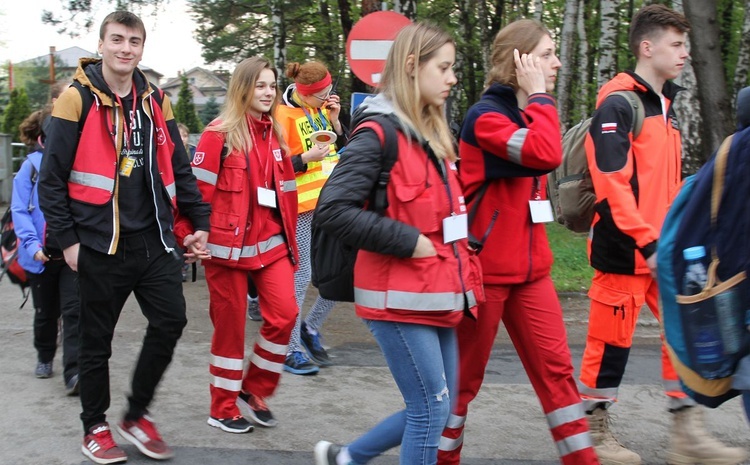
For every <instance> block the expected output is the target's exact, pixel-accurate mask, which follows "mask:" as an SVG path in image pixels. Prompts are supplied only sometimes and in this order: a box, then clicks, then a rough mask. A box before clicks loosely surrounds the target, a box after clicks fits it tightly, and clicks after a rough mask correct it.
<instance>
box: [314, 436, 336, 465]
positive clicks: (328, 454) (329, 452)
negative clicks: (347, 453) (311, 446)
mask: <svg viewBox="0 0 750 465" xmlns="http://www.w3.org/2000/svg"><path fill="white" fill-rule="evenodd" d="M339 452H341V446H337V445H336V444H332V443H330V442H328V441H318V443H317V444H315V465H336V464H337V462H336V457H337V456H338V455H339Z"/></svg>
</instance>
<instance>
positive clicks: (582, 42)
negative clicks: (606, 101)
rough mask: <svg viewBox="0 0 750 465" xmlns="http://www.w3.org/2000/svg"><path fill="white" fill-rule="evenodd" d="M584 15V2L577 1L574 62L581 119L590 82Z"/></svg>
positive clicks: (585, 114) (586, 109) (585, 111)
mask: <svg viewBox="0 0 750 465" xmlns="http://www.w3.org/2000/svg"><path fill="white" fill-rule="evenodd" d="M585 13H586V0H579V2H578V18H577V20H576V33H577V36H578V60H577V61H576V62H577V63H578V66H577V68H578V73H579V76H578V82H579V83H580V84H579V89H578V94H577V97H578V98H577V102H578V116H579V118H581V119H583V118H584V117H585V116H587V115H588V100H589V83H590V82H591V76H590V75H589V42H588V38H587V37H586V23H585V19H584V15H585ZM563 66H564V65H563Z"/></svg>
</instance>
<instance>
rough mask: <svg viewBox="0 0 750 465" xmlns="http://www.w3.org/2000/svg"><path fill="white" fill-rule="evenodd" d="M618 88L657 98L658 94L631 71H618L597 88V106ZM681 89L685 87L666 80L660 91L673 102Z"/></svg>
mask: <svg viewBox="0 0 750 465" xmlns="http://www.w3.org/2000/svg"><path fill="white" fill-rule="evenodd" d="M620 90H630V91H636V92H642V93H647V94H653V95H654V96H655V97H656V98H658V94H657V93H656V92H654V89H652V88H651V86H650V85H649V84H648V83H647V82H646V81H644V80H643V78H641V77H640V76H638V75H637V74H635V73H633V72H630V71H625V72H624V73H619V74H618V75H617V76H615V77H613V78H612V79H611V80H610V81H609V82H607V83H606V84H604V85H603V86H602V88H601V89H600V90H599V94H598V95H597V97H596V106H597V108H598V107H599V105H601V104H602V102H603V101H604V99H605V98H607V96H608V95H609V94H611V93H612V92H616V91H620ZM682 90H685V89H684V88H683V87H680V86H678V85H677V84H675V83H674V82H672V81H667V82H665V83H664V87H663V88H662V90H661V92H662V94H664V96H665V97H666V98H668V99H669V100H670V101H672V102H674V99H675V97H676V96H677V93H678V92H680V91H682Z"/></svg>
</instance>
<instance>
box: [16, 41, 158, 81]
mask: <svg viewBox="0 0 750 465" xmlns="http://www.w3.org/2000/svg"><path fill="white" fill-rule="evenodd" d="M97 56H98V55H97V54H96V53H94V52H89V51H88V50H84V49H82V48H81V47H75V46H74V47H68V48H65V49H62V50H57V51H55V59H56V60H57V61H59V62H60V63H62V65H63V67H64V68H76V67H77V66H78V59H79V58H96V57H97ZM40 60H42V61H43V62H44V63H45V64H46V63H48V60H49V53H47V54H45V55H39V56H38V57H36V58H30V59H28V60H24V61H20V62H18V63H16V64H15V66H34V65H36V64H37V63H39V61H40ZM138 67H139V68H140V69H141V70H142V71H150V72H151V73H153V74H156V75H157V76H159V77H160V78H161V77H163V76H164V75H163V74H161V73H160V72H158V71H155V70H154V69H152V68H149V67H148V66H145V65H143V64H140V65H139V66H138Z"/></svg>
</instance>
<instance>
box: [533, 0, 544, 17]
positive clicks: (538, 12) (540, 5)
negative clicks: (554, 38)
mask: <svg viewBox="0 0 750 465" xmlns="http://www.w3.org/2000/svg"><path fill="white" fill-rule="evenodd" d="M543 12H544V2H543V1H542V0H534V19H536V20H537V21H541V20H542V13H543Z"/></svg>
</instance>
